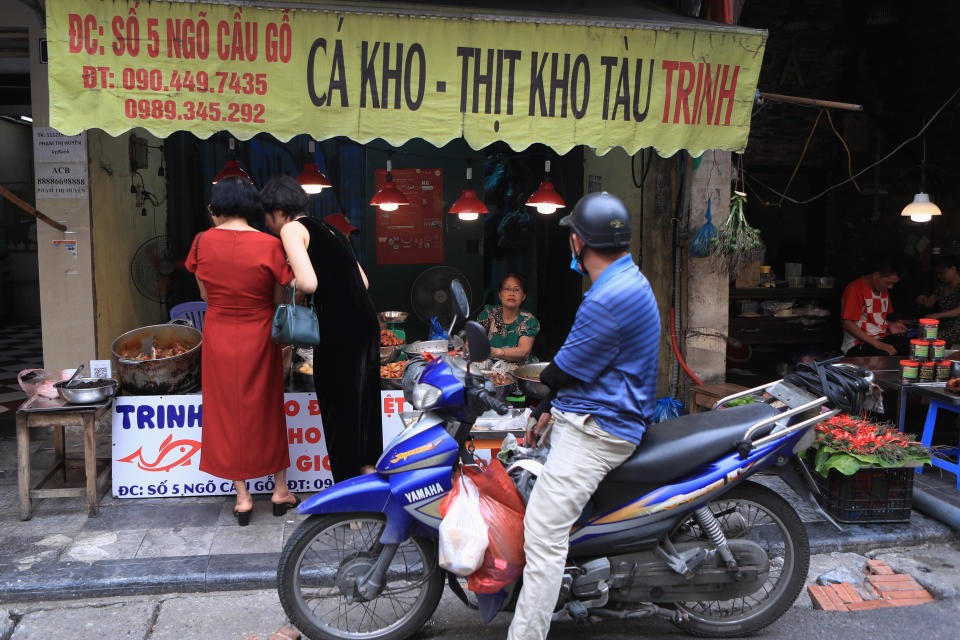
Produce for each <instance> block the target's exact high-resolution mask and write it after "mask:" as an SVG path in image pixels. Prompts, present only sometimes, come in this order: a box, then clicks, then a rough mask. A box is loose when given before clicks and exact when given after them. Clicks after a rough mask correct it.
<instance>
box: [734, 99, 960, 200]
mask: <svg viewBox="0 0 960 640" xmlns="http://www.w3.org/2000/svg"><path fill="white" fill-rule="evenodd" d="M958 94H960V87H957V89H956V90H954V92H953V93H952V94H950V97H949V98H947V100H946V101H945V102H944V103H943V104H942V105H940V108H939V109H937V110H936V111H935V112H934V114H933V115H932V116H930V119H929V120H927V121H926V123H924V125H923V126H922V127H921V128H920V130H919V131H917V132H916V133H915V134H913V135H912V136H910V137H909V138H907V139H906V140H904V141H903V142H901V143H900V144H898V145H897V146H896V147H894V148H893V150H892V151H890V152H889V153H887V155H885V156H883V157H882V158H880V159H879V160H877V161H876V162H874V163H872V164H869V165H867V166H866V167H864V168H863V169H861V170H860V171H858V172H856V173H855V174H853V175H852V176H850V177H849V178H847V179H846V180H841V181H840V182H838V183H836V184H834V185H832V186H829V187H827V188H826V189H824V190H823V191H821V192H820V193H818V194H816V195H814V196H811V197H809V198H807V199H806V200H797V199H796V198H791V197H789V196H787V195H786V194H783V193H780V192H779V191H777V190H776V189H774V188H773V187H771V186H770V185H768V184H766V183H764V182H762V181H760V180H757V179H756V178H753V177H752V178H751V180H752V181H753V182H755V183H757V184H758V185H760V186H761V187H763V188H764V189H766V190H767V191H769V192H771V193H772V194H774V195H776V196H780V197H781V198H782V199H783V200H786V201H788V202H792V203H794V204H810V203H811V202H814V201H816V200H819V199H820V198H822V197H823V196H825V195H827V194H828V193H830V192H831V191H833V190H834V189H837V188H839V187H842V186H843V185H845V184H847V183H848V182H851V181H853V180H854V179H855V178H859V177H860V176H862V175H863V174H865V173H866V172H867V171H870V170H871V169H873V168H874V167H876V166H877V165H880V164H883V163H884V162H886V161H887V160H889V159H890V158H891V157H893V155H894V154H896V153H897V152H898V151H900V150H901V149H903V148H904V147H905V146H907V145H908V144H910V143H911V142H913V141H914V140H916V139H917V138H919V137H920V136H922V135H923V134H924V132H926V130H927V128H929V127H930V125H931V124H933V122H934V120H936V119H937V118H938V117H939V116H940V114H941V113H942V112H943V110H944V109H946V108H947V106H948V105H949V104H950V103H951V102H953V100H954V98H956V97H957V95H958Z"/></svg>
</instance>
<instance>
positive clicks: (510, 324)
mask: <svg viewBox="0 0 960 640" xmlns="http://www.w3.org/2000/svg"><path fill="white" fill-rule="evenodd" d="M498 292H499V295H500V304H499V305H489V304H488V305H486V306H485V307H484V308H483V311H481V312H480V315H478V316H477V322H479V323H480V324H481V325H483V328H484V329H486V330H487V336H488V337H489V338H490V347H491V349H490V357H491V358H493V359H494V360H500V361H503V362H505V363H510V364H514V365H519V364H526V363H527V362H535V361H536V359H535V358H534V357H533V340H534V338H536V337H537V334H538V333H540V323H539V322H537V319H536V318H534V317H533V314H532V313H530V312H529V311H523V310H521V309H520V305H521V304H523V301H524V300H526V299H527V282H526V280H525V279H524V277H523V276H521V275H520V274H518V273H509V274H507V276H506V277H505V278H504V279H503V280H501V281H500V287H499V288H498Z"/></svg>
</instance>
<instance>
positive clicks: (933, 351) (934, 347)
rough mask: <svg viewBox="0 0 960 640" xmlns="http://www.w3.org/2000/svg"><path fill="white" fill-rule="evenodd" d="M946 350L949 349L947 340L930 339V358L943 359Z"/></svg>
mask: <svg viewBox="0 0 960 640" xmlns="http://www.w3.org/2000/svg"><path fill="white" fill-rule="evenodd" d="M946 350H947V341H946V340H931V341H930V359H931V360H943V356H944V354H945V352H946Z"/></svg>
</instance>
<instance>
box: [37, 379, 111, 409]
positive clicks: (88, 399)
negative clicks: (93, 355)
mask: <svg viewBox="0 0 960 640" xmlns="http://www.w3.org/2000/svg"><path fill="white" fill-rule="evenodd" d="M73 382H74V384H81V383H88V384H89V383H91V382H100V383H102V384H101V385H100V386H97V387H90V388H87V389H73V388H71V389H68V388H67V386H66V385H67V381H66V380H64V381H62V382H57V383H55V384H54V385H53V386H54V388H55V389H56V390H57V393H59V394H60V397H61V398H63V399H64V400H66V401H67V402H69V403H71V404H96V403H98V402H103V401H104V400H106V399H107V398H109V397H110V396H112V395H113V394H115V393H116V392H117V386H119V383H118V382H117V381H116V380H114V379H113V378H76V379H75V380H74V381H73Z"/></svg>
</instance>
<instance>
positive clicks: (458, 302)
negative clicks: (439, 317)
mask: <svg viewBox="0 0 960 640" xmlns="http://www.w3.org/2000/svg"><path fill="white" fill-rule="evenodd" d="M450 293H452V294H453V310H454V311H455V312H456V314H457V315H458V316H460V317H461V318H466V317H468V316H469V315H470V301H469V300H468V299H467V292H466V291H465V290H464V288H463V285H462V284H460V281H459V280H454V281H453V282H451V283H450Z"/></svg>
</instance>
